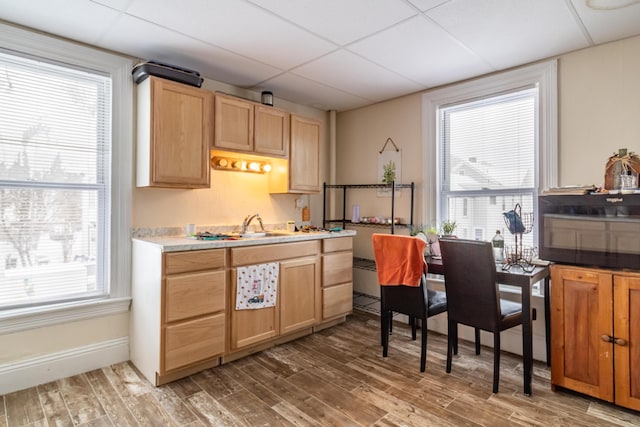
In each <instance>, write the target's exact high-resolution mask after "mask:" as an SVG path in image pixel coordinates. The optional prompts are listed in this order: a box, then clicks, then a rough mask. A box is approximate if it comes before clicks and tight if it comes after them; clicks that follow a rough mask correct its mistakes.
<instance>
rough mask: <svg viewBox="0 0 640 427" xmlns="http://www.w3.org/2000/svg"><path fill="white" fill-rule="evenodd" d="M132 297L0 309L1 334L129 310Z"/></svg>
mask: <svg viewBox="0 0 640 427" xmlns="http://www.w3.org/2000/svg"><path fill="white" fill-rule="evenodd" d="M130 304H131V298H130V297H126V298H111V299H101V300H92V301H82V302H75V303H68V304H58V305H55V306H50V307H46V308H43V307H33V308H27V309H19V310H7V311H4V312H2V311H0V335H4V334H10V333H14V332H20V331H26V330H28V329H36V328H41V327H44V326H51V325H55V324H59V323H67V322H74V321H77V320H83V319H90V318H92V317H101V316H109V315H112V314H118V313H126V312H127V311H129V305H130Z"/></svg>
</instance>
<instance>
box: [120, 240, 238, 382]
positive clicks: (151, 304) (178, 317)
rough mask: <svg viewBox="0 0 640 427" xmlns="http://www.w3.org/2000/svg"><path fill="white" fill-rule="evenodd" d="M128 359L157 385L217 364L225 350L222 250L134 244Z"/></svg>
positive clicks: (224, 281)
mask: <svg viewBox="0 0 640 427" xmlns="http://www.w3.org/2000/svg"><path fill="white" fill-rule="evenodd" d="M133 260H134V262H133V274H132V280H133V282H134V286H133V287H132V289H133V291H132V294H133V295H132V296H133V301H132V308H131V316H132V320H131V325H132V326H131V338H130V346H131V360H132V361H133V363H134V364H135V365H136V366H137V367H138V368H139V369H140V371H141V372H142V373H143V374H144V375H145V377H146V378H147V379H148V380H149V381H150V382H152V383H153V384H156V385H160V384H164V383H166V382H169V381H173V380H175V379H177V378H181V377H184V376H186V375H189V374H190V373H193V372H197V371H199V370H202V369H205V368H208V367H212V366H216V365H218V364H219V361H220V359H219V358H220V356H221V355H222V354H223V353H224V352H225V350H226V336H227V335H226V326H227V323H226V316H227V314H226V301H227V298H226V283H227V280H226V278H227V276H226V274H227V273H226V270H225V262H226V251H225V249H208V250H201V251H187V252H169V253H162V252H160V250H159V249H157V248H154V247H152V246H150V245H145V244H141V243H139V242H138V241H134V244H133Z"/></svg>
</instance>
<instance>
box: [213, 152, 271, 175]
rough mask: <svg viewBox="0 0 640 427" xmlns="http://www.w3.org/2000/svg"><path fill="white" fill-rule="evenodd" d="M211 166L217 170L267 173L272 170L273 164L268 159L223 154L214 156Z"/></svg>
mask: <svg viewBox="0 0 640 427" xmlns="http://www.w3.org/2000/svg"><path fill="white" fill-rule="evenodd" d="M211 166H212V167H213V168H214V169H217V170H223V171H233V172H252V173H266V172H270V171H271V164H269V163H268V162H266V161H262V160H245V159H241V158H232V157H223V156H213V158H212V159H211Z"/></svg>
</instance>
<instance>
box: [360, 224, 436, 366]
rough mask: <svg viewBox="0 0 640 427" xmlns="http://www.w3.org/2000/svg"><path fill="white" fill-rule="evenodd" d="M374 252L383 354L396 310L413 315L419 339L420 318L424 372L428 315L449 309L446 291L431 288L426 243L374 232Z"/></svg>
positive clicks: (385, 351)
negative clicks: (427, 275) (429, 285)
mask: <svg viewBox="0 0 640 427" xmlns="http://www.w3.org/2000/svg"><path fill="white" fill-rule="evenodd" d="M372 243H373V252H374V258H375V262H376V271H377V274H378V283H379V284H380V331H381V332H380V333H381V343H382V356H383V357H387V354H388V351H389V332H390V330H391V324H392V322H393V313H394V312H397V313H402V314H405V315H407V316H408V317H409V320H410V323H411V330H412V339H414V340H415V339H416V321H417V320H420V321H421V329H422V342H421V352H420V372H424V371H425V368H426V362H427V318H428V317H431V316H435V315H436V314H440V313H444V312H445V311H447V299H446V296H445V294H444V292H438V291H432V290H429V289H428V288H427V278H426V272H427V265H426V263H425V262H424V255H423V252H424V247H425V242H424V241H423V240H420V239H418V238H415V237H409V236H402V235H397V234H373V236H372Z"/></svg>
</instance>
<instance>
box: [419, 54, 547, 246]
mask: <svg viewBox="0 0 640 427" xmlns="http://www.w3.org/2000/svg"><path fill="white" fill-rule="evenodd" d="M555 75H556V64H555V62H547V63H543V64H537V65H534V66H530V67H524V68H522V69H519V70H515V71H511V72H507V73H502V74H497V75H493V76H490V77H486V78H482V79H478V80H476V81H472V82H465V83H462V84H458V85H453V86H451V87H447V88H443V89H439V90H436V91H433V92H430V93H427V94H425V95H424V99H423V103H424V104H423V106H424V112H425V113H424V114H425V116H424V125H425V127H426V128H427V129H428V132H425V134H426V135H427V139H426V150H425V160H424V162H425V164H426V165H427V166H428V167H425V168H424V169H425V170H436V171H437V173H432V174H431V175H429V176H427V177H425V180H433V181H434V182H436V183H437V185H436V186H435V188H436V191H435V193H434V194H429V193H428V190H427V192H426V194H425V200H427V201H432V202H435V203H433V204H434V205H435V208H433V207H432V206H425V212H426V213H427V215H432V216H431V217H432V218H433V217H435V218H437V221H442V220H443V219H449V220H452V221H456V223H457V224H458V229H457V231H456V234H457V235H458V236H459V237H463V238H469V239H478V238H480V239H482V240H485V239H490V238H491V236H493V234H494V233H495V230H501V233H502V234H503V235H505V236H510V233H509V232H508V229H507V227H506V224H505V222H504V219H503V215H502V213H503V212H504V211H507V210H511V209H514V208H515V206H516V204H518V205H519V206H520V208H521V212H522V213H527V212H533V213H534V227H533V229H532V233H530V234H526V235H525V236H523V244H524V245H527V246H535V242H537V230H536V228H535V214H536V212H537V195H538V192H539V189H540V188H545V187H549V186H553V185H555V182H556V163H557V161H556V157H557V156H556V152H557V148H556V119H555V112H556V104H557V101H556V98H557V95H556V77H555ZM430 154H431V155H430ZM425 187H427V186H425ZM479 230H484V233H481V232H479ZM469 232H473V235H469ZM506 240H507V241H506V244H507V245H509V244H510V243H511V244H513V243H514V241H513V239H511V241H509V237H507V238H506Z"/></svg>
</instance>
